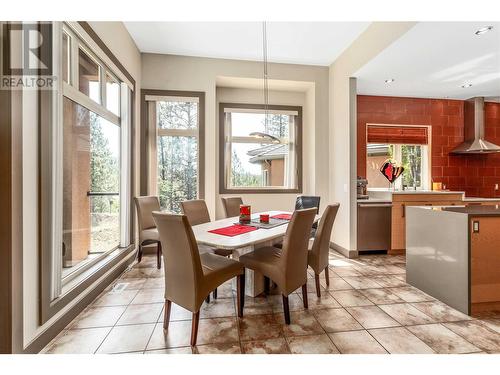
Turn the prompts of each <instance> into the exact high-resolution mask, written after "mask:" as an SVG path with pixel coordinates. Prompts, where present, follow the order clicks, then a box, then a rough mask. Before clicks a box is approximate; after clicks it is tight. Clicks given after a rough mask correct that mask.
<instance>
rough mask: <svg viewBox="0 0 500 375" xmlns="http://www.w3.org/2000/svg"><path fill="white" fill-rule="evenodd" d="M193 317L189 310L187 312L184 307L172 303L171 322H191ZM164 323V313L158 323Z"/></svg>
mask: <svg viewBox="0 0 500 375" xmlns="http://www.w3.org/2000/svg"><path fill="white" fill-rule="evenodd" d="M192 317H193V313H192V312H191V311H189V310H186V309H185V308H184V307H181V306H179V305H176V304H175V303H172V306H171V308H170V321H171V322H175V321H177V320H191V318H192ZM160 320H161V321H163V313H162V314H161V315H160V318H159V320H158V321H160Z"/></svg>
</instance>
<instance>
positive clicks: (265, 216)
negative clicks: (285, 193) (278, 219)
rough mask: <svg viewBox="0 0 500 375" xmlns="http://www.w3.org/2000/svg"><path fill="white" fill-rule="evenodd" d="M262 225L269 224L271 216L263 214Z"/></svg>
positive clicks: (261, 217) (261, 216)
mask: <svg viewBox="0 0 500 375" xmlns="http://www.w3.org/2000/svg"><path fill="white" fill-rule="evenodd" d="M260 222H261V223H269V214H261V215H260Z"/></svg>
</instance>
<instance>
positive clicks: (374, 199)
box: [357, 198, 392, 204]
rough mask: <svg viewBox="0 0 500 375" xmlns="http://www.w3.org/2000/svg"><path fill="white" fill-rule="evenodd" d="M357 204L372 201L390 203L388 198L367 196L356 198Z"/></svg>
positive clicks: (370, 202)
mask: <svg viewBox="0 0 500 375" xmlns="http://www.w3.org/2000/svg"><path fill="white" fill-rule="evenodd" d="M357 202H358V204H362V203H366V204H372V203H392V201H391V200H390V199H383V198H368V199H358V200H357Z"/></svg>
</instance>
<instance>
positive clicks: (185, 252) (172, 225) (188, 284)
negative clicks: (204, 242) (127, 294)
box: [153, 212, 203, 312]
mask: <svg viewBox="0 0 500 375" xmlns="http://www.w3.org/2000/svg"><path fill="white" fill-rule="evenodd" d="M153 218H154V220H155V222H156V226H157V228H158V233H159V235H160V241H161V249H162V253H163V264H164V267H165V298H166V299H168V300H169V301H172V302H174V303H175V304H177V305H180V306H182V307H184V308H185V309H188V310H190V311H192V312H196V311H197V310H196V309H197V308H198V307H199V306H197V301H198V300H199V297H200V296H199V295H198V293H199V289H200V286H201V284H202V283H203V270H202V266H201V261H200V254H199V252H198V246H197V244H196V239H195V237H194V234H193V230H192V229H191V225H190V224H189V221H188V218H187V217H186V215H178V214H168V213H162V212H153ZM167 259H168V261H166V260H167Z"/></svg>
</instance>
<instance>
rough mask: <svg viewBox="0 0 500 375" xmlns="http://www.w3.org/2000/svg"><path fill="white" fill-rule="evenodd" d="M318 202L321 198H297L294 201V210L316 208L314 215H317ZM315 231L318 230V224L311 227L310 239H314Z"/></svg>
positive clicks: (305, 196)
mask: <svg viewBox="0 0 500 375" xmlns="http://www.w3.org/2000/svg"><path fill="white" fill-rule="evenodd" d="M320 200H321V197H318V196H314V195H310V196H309V195H301V196H298V197H297V199H296V200H295V209H296V210H303V209H304V208H313V207H316V214H319V203H320ZM317 229H318V224H317V223H314V224H313V225H312V229H311V237H314V235H315V234H316V230H317Z"/></svg>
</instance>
